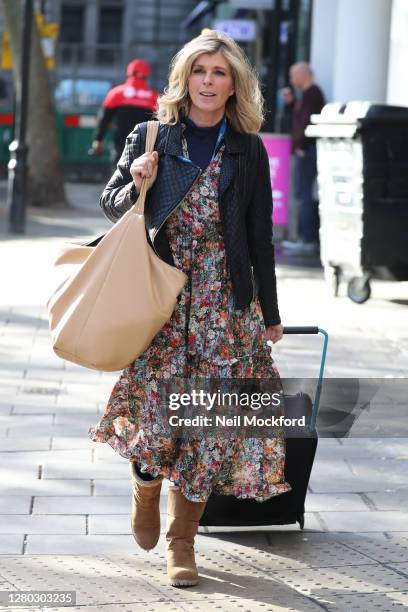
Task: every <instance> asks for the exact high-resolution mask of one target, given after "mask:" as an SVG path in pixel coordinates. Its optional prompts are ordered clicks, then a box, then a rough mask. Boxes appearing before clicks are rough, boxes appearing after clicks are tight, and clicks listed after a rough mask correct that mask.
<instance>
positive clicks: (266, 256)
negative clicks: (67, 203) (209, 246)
mask: <svg viewBox="0 0 408 612" xmlns="http://www.w3.org/2000/svg"><path fill="white" fill-rule="evenodd" d="M146 126H147V124H146V123H140V124H138V125H137V126H136V127H135V129H134V130H133V132H131V133H130V134H129V136H128V137H127V139H126V146H125V149H124V150H123V153H122V156H121V158H120V160H119V162H118V164H117V169H116V171H115V173H114V174H113V176H112V177H111V179H110V181H109V182H108V184H107V186H106V187H105V190H104V192H103V194H102V196H101V199H100V205H101V207H102V209H103V210H104V212H105V215H106V216H107V217H108V218H109V219H110V220H111V221H113V222H115V221H117V220H118V219H119V218H120V217H121V216H122V215H123V214H124V213H125V212H126V211H127V210H128V209H129V208H130V207H131V206H132V205H133V204H134V203H135V201H136V198H137V192H136V189H135V186H134V183H133V179H132V176H131V174H130V172H129V168H130V166H131V163H132V161H133V160H134V159H135V158H136V157H139V156H140V155H143V153H144V149H145V137H146ZM224 138H225V149H224V152H223V156H222V165H221V173H220V182H219V187H218V193H219V207H220V217H221V222H222V227H223V232H224V243H225V250H226V256H227V264H228V266H229V271H230V275H231V280H232V286H233V292H234V307H235V309H236V310H243V309H244V308H247V307H248V306H249V304H250V303H251V301H252V300H253V299H254V297H255V296H256V295H257V294H258V297H259V301H260V304H261V308H262V313H263V317H264V321H265V325H276V324H278V323H280V316H279V310H278V303H277V294H276V276H275V255H274V247H273V244H272V190H271V182H270V174H269V160H268V155H267V153H266V150H265V147H264V145H263V143H262V140H261V139H260V137H259V136H258V135H256V134H244V133H240V132H237V131H235V130H234V129H233V128H232V126H231V125H230V123H229V122H228V121H227V127H226V131H225V136H224ZM155 150H156V151H158V153H159V168H158V173H157V178H156V181H155V182H154V184H153V186H152V187H151V189H150V190H149V191H148V194H147V198H146V205H145V222H146V228H147V230H148V235H149V237H150V241H151V244H152V246H153V248H154V250H155V251H156V253H157V254H158V255H159V256H160V257H162V259H164V260H165V261H166V262H167V263H170V264H172V265H174V260H173V256H172V253H171V251H170V246H169V243H168V240H167V238H166V234H165V231H164V224H165V221H166V219H167V218H168V217H169V216H170V214H171V213H172V212H173V210H174V209H175V208H176V207H177V205H178V204H179V203H180V202H181V201H182V200H183V198H184V196H185V195H186V194H187V193H188V191H189V190H190V188H191V186H192V185H193V183H194V181H195V180H196V179H197V177H198V176H199V174H200V172H201V171H200V168H199V167H198V166H195V165H193V164H189V163H186V162H183V161H182V160H180V159H178V157H177V156H178V155H182V149H181V123H177V124H175V125H165V124H162V125H161V126H160V128H159V133H158V137H157V140H156V145H155Z"/></svg>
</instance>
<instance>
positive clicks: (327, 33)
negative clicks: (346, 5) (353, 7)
mask: <svg viewBox="0 0 408 612" xmlns="http://www.w3.org/2000/svg"><path fill="white" fill-rule="evenodd" d="M337 4H338V0H314V2H313V12H312V38H311V49H310V63H311V65H312V68H313V70H314V74H315V80H316V82H317V83H318V84H319V85H320V87H321V88H322V90H323V92H324V95H325V96H326V99H327V100H332V99H333V75H334V72H333V64H334V49H335V43H336V16H337Z"/></svg>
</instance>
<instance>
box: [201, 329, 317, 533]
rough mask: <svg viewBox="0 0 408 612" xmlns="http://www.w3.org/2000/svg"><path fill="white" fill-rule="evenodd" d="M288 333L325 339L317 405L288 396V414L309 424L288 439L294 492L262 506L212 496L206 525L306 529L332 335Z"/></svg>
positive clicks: (203, 520) (287, 461)
mask: <svg viewBox="0 0 408 612" xmlns="http://www.w3.org/2000/svg"><path fill="white" fill-rule="evenodd" d="M284 333H285V334H318V333H321V334H323V336H324V344H323V351H322V359H321V364H320V373H319V379H318V384H317V390H316V395H315V401H314V403H313V402H312V400H311V398H310V396H309V395H307V394H304V393H298V394H296V395H292V396H290V397H288V396H285V407H286V415H287V416H290V417H295V416H297V415H306V420H307V422H308V428H307V432H306V434H305V430H304V429H303V432H302V437H287V439H286V458H285V480H286V481H287V482H288V483H289V484H290V485H291V487H292V490H291V491H289V492H288V493H282V494H281V495H277V496H275V497H272V498H271V499H268V500H266V501H265V502H262V503H260V502H257V501H255V500H254V499H238V498H236V497H234V496H233V495H218V494H216V493H212V494H211V495H210V497H209V499H208V502H207V505H206V508H205V511H204V514H203V516H202V517H201V520H200V525H202V526H208V527H211V526H214V527H215V526H217V527H226V526H229V527H231V526H233V527H238V526H240V527H241V526H263V525H290V524H293V523H297V522H298V523H299V525H300V528H301V529H303V527H304V513H305V498H306V492H307V487H308V483H309V479H310V473H311V471H312V466H313V461H314V457H315V453H316V448H317V440H318V435H317V431H316V418H317V412H318V409H319V400H320V393H321V386H322V380H323V372H324V364H325V360H326V352H327V343H328V334H327V332H326V331H325V330H323V329H320V328H318V327H285V328H284ZM292 435H293V434H292Z"/></svg>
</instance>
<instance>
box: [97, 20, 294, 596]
mask: <svg viewBox="0 0 408 612" xmlns="http://www.w3.org/2000/svg"><path fill="white" fill-rule="evenodd" d="M157 118H158V119H159V121H160V128H159V134H158V137H157V140H156V150H155V151H154V152H153V153H144V142H145V135H146V124H140V125H137V126H136V128H135V129H134V131H133V132H132V133H131V134H130V135H129V136H128V138H127V142H126V147H125V149H124V151H123V154H122V157H121V159H120V161H119V163H118V166H117V170H116V172H115V174H114V175H113V176H112V178H111V180H110V181H109V183H108V185H107V187H106V189H105V191H104V192H103V194H102V197H101V206H102V208H103V209H104V211H105V214H106V215H107V216H108V217H109V218H110V219H111V220H112V221H115V220H117V219H118V218H120V216H121V215H122V214H124V212H125V211H126V210H128V209H129V208H130V207H131V206H132V205H133V204H134V202H135V200H136V198H137V193H138V192H139V190H140V187H141V183H142V181H143V180H144V179H145V178H147V179H148V181H149V182H148V184H149V186H150V190H149V192H148V197H147V201H146V208H145V219H146V225H147V230H148V233H149V236H150V240H151V243H152V246H153V248H154V249H155V251H156V252H157V254H158V255H160V256H161V257H162V258H163V259H164V260H165V261H167V262H168V263H170V264H172V265H175V266H176V267H178V268H180V269H182V270H183V271H184V272H185V273H186V274H187V276H188V279H189V280H188V281H187V283H186V285H185V287H184V289H183V291H182V293H181V295H180V299H179V301H178V304H177V306H176V309H175V311H174V313H173V316H172V318H171V320H170V322H169V323H167V324H166V325H165V326H164V327H163V329H162V330H161V331H160V332H159V333H158V334H157V335H156V336H155V338H154V339H153V341H152V343H151V345H150V346H149V348H148V349H147V350H146V351H145V353H143V355H141V356H140V357H139V358H138V359H137V360H136V361H135V362H134V363H132V364H131V365H130V366H129V367H128V368H126V369H125V370H124V371H123V373H122V375H121V376H120V378H119V380H118V382H117V384H116V385H115V387H114V389H113V391H112V394H111V397H110V399H109V402H108V405H107V408H106V411H105V414H104V416H103V417H102V419H101V420H100V422H99V423H98V425H97V426H96V427H94V428H90V437H91V438H92V440H94V441H98V442H108V443H109V444H110V445H111V446H112V447H113V448H114V449H115V450H116V451H117V452H118V453H120V454H121V455H122V456H123V457H126V458H128V459H129V460H130V466H131V473H132V488H133V508H132V529H133V533H134V536H135V539H136V541H137V542H138V543H139V545H140V546H141V547H142V548H144V549H146V550H149V549H151V548H153V547H154V546H155V545H156V543H157V541H158V538H159V534H160V514H159V497H160V488H161V484H162V479H163V477H165V478H168V479H169V480H170V481H171V482H172V483H173V485H174V486H172V487H170V489H169V495H168V510H167V533H166V540H167V565H168V575H169V582H170V584H172V585H173V586H189V585H194V584H197V581H198V574H197V567H196V564H195V559H194V547H193V545H194V537H195V535H196V533H197V529H198V522H199V520H200V518H201V516H202V514H203V512H204V508H205V504H206V500H207V499H208V496H209V495H210V493H211V491H212V490H213V491H216V492H218V493H221V494H225V495H235V496H236V497H240V498H254V499H256V500H258V501H260V502H261V501H264V500H266V499H268V498H270V497H272V496H274V495H279V494H281V493H285V492H287V491H289V490H290V485H289V484H288V483H286V482H285V478H284V469H283V468H284V459H285V445H284V439H283V436H282V432H276V431H275V432H273V434H271V437H268V438H260V437H258V438H247V439H244V438H242V437H239V436H235V437H232V438H231V439H230V440H229V441H228V443H226V442H225V440H221V438H219V439H218V438H217V437H216V438H212V439H208V438H201V439H195V440H192V439H188V440H187V441H186V440H185V439H184V440H180V439H177V440H174V438H171V437H170V436H169V435H166V432H165V430H164V429H163V427H162V423H161V421H160V418H159V413H160V411H159V402H160V398H159V385H160V381H162V380H165V381H166V380H167V381H169V380H170V379H175V378H176V379H179V380H182V379H187V380H188V379H191V378H192V377H201V378H204V379H209V378H210V379H220V378H231V379H234V378H238V379H239V378H241V379H242V378H263V379H271V378H278V377H279V374H278V371H277V370H276V368H275V365H274V363H273V360H272V358H271V355H270V350H269V349H268V347H267V344H266V342H267V341H268V340H271V341H272V342H273V343H276V342H278V341H279V340H280V339H281V337H282V331H283V328H282V325H281V321H280V317H279V311H278V305H277V296H276V278H275V262H274V249H273V245H272V221H271V213H272V192H271V184H270V174H269V162H268V157H267V154H266V151H265V148H264V146H263V144H262V141H261V139H260V138H259V136H258V135H257V132H258V130H259V128H260V126H261V124H262V120H263V99H262V95H261V93H260V88H259V84H258V81H257V78H256V76H255V75H254V73H253V71H252V68H251V66H250V64H249V62H248V60H247V59H246V57H245V56H244V54H243V53H242V51H241V50H240V48H239V47H238V45H236V43H235V42H234V41H233V40H232V39H231V38H229V37H228V36H226V35H224V34H221V33H218V32H214V31H210V32H209V33H206V34H203V35H201V36H198V37H197V38H195V39H193V40H192V41H190V42H189V43H188V44H186V45H185V46H184V47H183V48H182V49H181V50H180V51H179V52H178V53H177V55H176V56H175V57H174V59H173V61H172V64H171V69H170V75H169V84H168V87H167V88H166V90H165V93H164V95H163V96H161V97H160V98H159V101H158V111H157ZM257 289H258V296H259V297H257ZM123 290H124V291H126V287H123ZM118 316H120V313H118Z"/></svg>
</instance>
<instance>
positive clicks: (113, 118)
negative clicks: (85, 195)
mask: <svg viewBox="0 0 408 612" xmlns="http://www.w3.org/2000/svg"><path fill="white" fill-rule="evenodd" d="M149 74H150V66H149V64H148V63H147V62H145V61H144V60H141V59H135V60H133V61H132V62H130V64H129V65H128V67H127V79H126V81H125V83H122V84H121V85H118V86H117V87H113V88H112V89H111V90H110V91H109V92H108V94H107V96H106V98H105V100H104V101H103V102H102V109H101V112H100V113H99V116H98V127H97V131H96V134H95V139H94V141H93V143H92V151H93V152H94V154H96V155H99V154H101V153H102V152H103V150H104V146H103V142H102V141H103V138H104V136H105V133H106V131H107V129H108V127H109V124H110V123H111V122H112V123H113V144H114V151H115V155H114V159H113V160H112V161H113V163H114V165H116V164H117V162H118V161H119V159H120V156H121V155H122V151H123V149H124V147H125V142H126V136H127V135H128V134H130V132H131V131H132V130H133V128H134V127H135V125H136V124H137V123H142V122H143V121H149V120H150V119H151V116H152V112H153V111H155V110H156V102H157V97H158V95H159V94H158V92H157V91H155V90H154V89H150V87H149V86H148V84H147V77H148V76H149Z"/></svg>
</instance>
